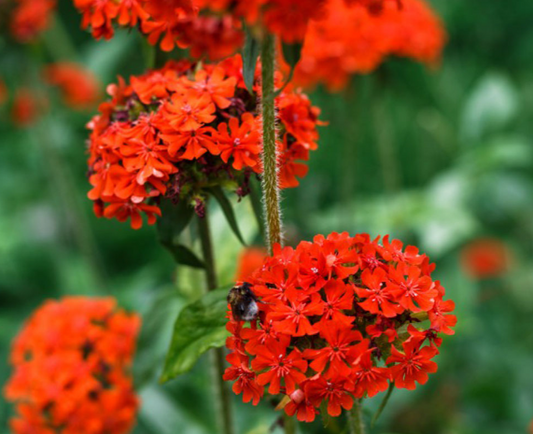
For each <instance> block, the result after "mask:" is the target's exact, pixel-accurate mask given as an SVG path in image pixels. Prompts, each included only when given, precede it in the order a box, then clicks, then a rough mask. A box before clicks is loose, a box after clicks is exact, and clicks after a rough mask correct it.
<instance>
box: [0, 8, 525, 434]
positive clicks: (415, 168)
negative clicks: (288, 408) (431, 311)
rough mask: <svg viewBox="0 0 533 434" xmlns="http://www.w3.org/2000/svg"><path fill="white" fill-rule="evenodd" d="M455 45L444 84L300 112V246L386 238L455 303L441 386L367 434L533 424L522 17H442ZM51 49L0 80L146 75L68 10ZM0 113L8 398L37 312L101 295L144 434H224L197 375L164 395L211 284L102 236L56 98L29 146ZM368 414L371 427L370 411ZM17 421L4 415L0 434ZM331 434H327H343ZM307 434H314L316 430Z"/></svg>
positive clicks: (151, 248) (30, 53) (294, 207)
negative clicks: (124, 324)
mask: <svg viewBox="0 0 533 434" xmlns="http://www.w3.org/2000/svg"><path fill="white" fill-rule="evenodd" d="M433 4H434V6H435V7H436V8H437V9H438V10H439V11H440V13H441V15H442V17H443V20H444V21H445V23H446V26H447V28H448V31H449V38H450V40H449V44H448V47H447V50H446V52H445V55H444V58H443V62H442V66H441V68H440V69H438V70H435V71H427V70H426V69H424V68H423V67H422V66H420V65H415V64H413V63H411V62H409V61H406V60H403V59H391V60H390V61H388V62H387V63H386V64H385V65H383V66H382V67H381V68H380V69H379V70H378V71H376V72H375V73H374V74H372V75H369V76H364V77H362V76H359V77H354V79H353V81H352V84H351V86H350V88H349V89H346V90H345V91H344V92H341V93H339V94H334V95H331V94H328V93H327V92H326V91H325V90H324V89H317V90H316V91H314V92H313V93H312V95H311V97H312V101H313V102H314V103H315V104H316V105H318V106H320V107H321V109H322V118H323V119H325V120H328V121H329V126H327V127H323V128H322V129H321V140H320V149H319V150H318V151H317V152H315V153H314V155H312V158H311V161H310V171H309V175H308V176H307V178H305V179H304V180H303V181H302V182H301V186H300V187H299V188H298V189H294V190H292V191H288V192H285V193H284V198H285V199H284V201H283V207H284V210H285V220H286V224H287V234H288V236H289V238H290V240H291V241H292V242H297V241H298V240H300V239H309V238H310V237H312V236H313V235H314V234H315V233H329V232H331V231H344V230H347V231H350V232H352V233H354V232H369V233H370V234H371V235H372V236H377V235H379V234H381V235H385V234H386V233H390V234H391V235H393V236H395V237H400V238H401V239H402V240H404V241H405V242H407V243H416V244H417V245H419V246H420V248H421V250H423V251H425V252H426V253H428V254H429V255H430V256H431V257H432V259H433V260H435V261H436V262H437V270H436V273H437V276H438V277H439V278H440V279H441V280H442V282H443V285H444V286H445V287H446V289H447V294H448V297H449V298H452V299H453V300H455V301H456V303H457V315H458V317H459V323H458V327H457V333H456V336H454V337H450V338H448V339H445V343H444V345H443V347H442V351H441V355H440V356H439V358H438V363H439V372H438V373H437V374H435V375H433V376H432V377H431V378H430V381H429V382H428V384H427V385H425V386H423V387H419V388H418V389H417V390H416V391H415V392H405V391H396V392H395V393H394V394H393V396H392V398H391V401H390V403H389V407H387V409H386V410H385V412H384V414H383V416H382V419H381V420H380V422H379V423H378V426H377V427H376V428H375V429H373V430H372V433H389V434H451V433H453V434H492V433H494V434H496V433H498V434H501V433H505V434H515V433H516V434H519V433H526V432H527V426H528V424H529V423H530V421H531V419H533V369H531V366H532V364H533V333H532V332H533V330H532V328H531V317H532V315H533V290H532V288H533V267H532V260H531V257H532V255H533V199H532V198H533V143H532V137H533V131H532V130H533V123H532V122H531V118H532V117H533V79H532V75H531V70H532V69H533V26H531V17H532V16H533V3H531V2H525V1H522V2H513V3H512V5H511V4H510V3H509V2H505V1H502V0H499V1H492V2H482V3H480V2H478V1H475V0H463V1H460V0H434V1H433ZM59 16H60V19H61V22H62V23H65V29H63V33H62V34H61V33H58V32H57V31H55V32H48V33H47V35H46V37H45V43H43V44H35V45H31V46H20V45H16V44H14V43H13V42H12V41H9V40H8V39H3V40H0V50H1V56H0V77H1V78H2V79H3V80H4V81H5V82H6V83H7V85H8V88H9V90H10V92H11V94H12V93H13V92H14V90H15V89H16V88H18V87H20V86H24V85H34V86H36V83H37V82H38V80H37V79H36V77H37V74H39V71H40V68H41V67H42V65H43V64H45V63H47V62H50V61H54V60H57V59H69V60H78V61H80V62H81V63H83V64H85V65H86V66H87V67H88V68H89V69H91V70H92V71H94V72H95V73H96V74H97V75H98V77H99V78H100V79H101V80H102V82H103V83H108V82H111V81H112V80H114V78H115V76H116V75H117V74H119V73H120V74H121V75H124V76H128V75H129V74H132V73H139V72H141V71H142V70H143V64H144V60H143V52H142V43H141V40H140V38H139V37H138V35H136V34H135V33H134V32H132V33H128V32H118V33H117V36H116V37H115V38H114V39H113V40H111V41H109V42H103V41H100V42H96V41H93V40H92V39H91V38H90V36H89V35H87V34H86V33H84V32H82V31H80V30H79V20H80V18H79V16H78V15H77V13H76V12H75V11H74V9H73V7H72V5H71V4H70V2H68V1H64V2H60V11H59ZM0 110H2V112H1V118H0V137H1V139H0V142H1V145H0V384H4V383H5V381H6V379H7V378H8V376H9V367H8V364H7V359H8V353H9V343H10V341H11V339H12V338H13V336H14V335H15V334H16V332H17V330H18V329H19V328H20V327H21V325H22V323H23V321H24V319H25V318H26V317H27V316H28V315H29V314H30V313H31V312H32V311H33V310H34V309H35V308H36V307H37V306H39V305H40V304H41V303H42V302H43V300H45V299H47V298H52V297H60V296H63V295H66V294H90V295H103V294H112V295H114V296H115V297H117V298H118V300H119V302H120V303H121V304H122V305H123V306H124V307H126V308H128V309H133V310H137V311H139V312H141V313H142V315H143V318H144V326H143V330H142V335H141V338H140V341H139V353H138V357H137V363H136V366H135V378H136V382H137V385H138V387H139V390H140V394H141V397H142V400H143V406H142V409H141V412H140V416H139V424H138V427H137V429H136V433H139V434H140V433H148V434H166V433H168V434H170V433H176V432H179V433H183V434H189V433H191V434H196V433H198V434H204V433H214V432H216V428H215V421H214V417H212V414H213V411H212V405H213V404H212V400H211V399H210V397H211V396H212V391H211V386H210V381H209V375H208V373H207V371H208V368H207V365H206V360H204V359H202V360H201V362H200V363H199V364H198V365H197V366H195V367H194V369H193V370H192V371H191V372H190V373H188V374H186V375H184V376H182V377H179V378H178V379H177V380H175V381H172V382H170V383H168V384H166V385H165V386H159V385H157V378H158V376H159V375H160V373H161V369H162V366H163V360H164V356H165V352H166V350H167V348H168V344H169V340H170V335H171V331H172V326H173V322H174V319H175V317H176V315H177V312H178V311H179V309H180V308H181V307H182V306H183V305H184V304H185V303H186V302H189V301H191V300H194V299H196V298H197V297H198V295H199V294H200V293H201V292H202V288H203V284H204V282H203V276H202V275H201V274H200V273H199V272H198V271H195V270H190V269H186V268H178V269H177V270H176V269H175V267H174V265H173V261H172V258H171V256H170V255H169V254H168V253H167V252H166V251H165V250H164V249H162V248H161V246H159V245H158V243H157V235H156V231H155V228H153V227H150V228H149V227H145V228H143V229H142V230H140V231H133V230H131V229H130V228H129V226H128V225H127V224H121V223H118V222H117V221H110V220H103V219H97V218H95V217H94V215H93V213H92V210H91V204H90V202H89V201H88V200H87V199H86V193H87V191H88V184H87V181H86V174H85V172H86V165H85V158H86V154H85V144H84V142H85V139H86V131H85V129H84V125H85V123H86V121H87V120H88V119H89V116H90V113H74V112H72V111H71V110H70V109H67V108H65V107H64V106H62V105H61V103H60V102H59V100H58V99H57V98H55V97H54V98H53V99H52V101H51V102H50V109H49V111H48V113H47V114H46V115H45V116H44V117H42V118H41V119H40V121H39V122H38V123H37V124H36V125H34V126H33V127H32V128H27V129H19V128H15V127H14V126H13V125H11V124H10V122H9V103H8V105H7V106H4V107H2V108H1V109H0ZM235 210H236V213H237V215H238V217H239V226H240V228H241V230H242V232H243V235H244V238H245V239H246V240H248V241H250V240H252V239H253V238H254V236H256V227H257V226H256V222H255V220H254V217H253V214H252V212H251V208H250V205H249V203H248V202H247V201H243V202H242V203H240V204H236V205H235ZM213 212H214V213H215V219H214V220H215V221H214V225H215V228H214V231H213V232H214V233H215V235H216V237H215V238H216V239H215V242H216V249H217V252H218V255H217V256H218V259H219V261H218V264H217V265H218V267H219V271H220V274H221V276H223V278H222V279H220V280H221V283H223V284H226V283H230V282H231V280H232V276H233V273H234V269H235V258H236V255H237V254H238V252H239V249H240V245H239V242H238V240H237V239H236V238H235V236H234V235H233V233H232V232H231V230H230V228H229V227H228V226H227V223H226V222H225V219H224V218H223V214H222V212H221V210H220V209H218V208H215V209H214V210H213ZM487 235H490V236H493V237H496V238H499V239H501V240H502V241H504V242H505V243H506V244H507V245H508V246H509V248H510V249H511V250H512V253H513V264H512V268H511V270H510V271H509V272H508V273H507V274H506V275H504V276H502V277H499V278H497V279H492V280H484V281H481V282H479V281H474V280H472V279H471V278H469V277H467V275H466V274H465V272H464V269H463V267H462V266H461V263H460V252H461V249H462V248H463V247H464V246H465V245H466V244H467V243H468V242H469V241H471V240H473V239H475V238H477V237H480V236H487ZM379 399H380V397H377V399H373V400H371V401H370V402H369V403H368V404H367V409H368V410H369V411H370V410H375V409H376V408H377V406H378V405H379ZM235 404H236V408H237V414H238V418H237V421H238V426H239V430H238V432H239V433H248V434H262V433H267V432H269V428H270V427H271V425H272V424H273V423H274V422H275V418H276V416H275V415H274V413H273V411H272V409H271V408H270V406H269V404H267V403H262V404H261V405H259V406H258V407H252V406H251V405H244V404H242V403H241V402H240V399H239V398H237V397H236V398H235ZM10 412H11V409H10V407H9V406H8V405H7V404H6V403H5V402H3V401H0V427H1V428H0V429H2V430H4V431H5V432H7V428H6V423H7V419H8V417H9V414H10ZM340 426H342V423H339V424H338V426H337V425H336V424H335V423H331V424H330V425H329V426H328V427H327V429H326V430H327V431H330V432H341V430H340V428H339V427H340ZM300 430H301V431H302V432H309V433H311V432H324V431H325V429H324V428H322V426H321V424H320V422H317V423H315V424H312V425H310V426H305V427H304V426H300Z"/></svg>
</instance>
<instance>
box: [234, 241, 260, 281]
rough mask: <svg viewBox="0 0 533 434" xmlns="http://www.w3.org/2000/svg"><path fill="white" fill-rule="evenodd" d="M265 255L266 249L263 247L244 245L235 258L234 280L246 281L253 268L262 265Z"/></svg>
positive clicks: (255, 268)
mask: <svg viewBox="0 0 533 434" xmlns="http://www.w3.org/2000/svg"><path fill="white" fill-rule="evenodd" d="M266 257H267V251H266V249H265V248H263V247H255V246H252V247H246V248H244V249H243V250H242V251H241V253H240V255H239V259H238V260H237V271H236V273H235V280H239V281H246V280H247V279H248V277H250V276H251V275H252V274H253V272H254V271H255V270H257V269H258V268H259V267H261V266H262V265H263V261H264V260H265V258H266Z"/></svg>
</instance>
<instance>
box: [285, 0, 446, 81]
mask: <svg viewBox="0 0 533 434" xmlns="http://www.w3.org/2000/svg"><path fill="white" fill-rule="evenodd" d="M382 6H383V8H382V10H381V13H379V14H377V15H376V14H373V13H371V12H369V10H368V9H367V8H366V7H364V6H361V4H360V2H355V4H353V5H351V6H347V5H345V4H344V1H343V0H328V4H327V10H326V18H325V19H323V20H320V21H316V22H313V23H312V24H311V25H310V26H309V31H308V32H307V35H306V38H305V43H304V47H303V51H302V58H301V61H300V63H299V64H298V67H297V68H296V72H295V81H296V83H298V84H299V85H302V86H306V87H310V86H313V85H316V84H317V83H324V84H326V85H327V86H328V87H329V88H330V89H332V90H340V89H342V88H343V87H344V86H345V85H346V83H348V81H349V79H350V76H351V75H353V74H364V73H369V72H371V71H373V70H374V69H376V68H377V67H378V66H379V65H380V64H381V63H382V62H383V61H384V60H385V59H386V58H387V57H388V56H390V55H396V56H403V57H409V58H412V59H414V60H417V61H420V62H424V63H426V64H428V65H436V64H438V62H439V59H440V56H441V53H442V50H443V48H444V45H445V42H446V32H445V30H444V28H443V25H442V23H441V21H440V19H439V18H438V16H437V15H436V14H435V12H434V11H433V10H432V9H431V7H430V6H429V5H428V4H427V3H426V2H424V0H402V4H401V7H398V5H397V4H396V2H385V3H384V4H383V5H382Z"/></svg>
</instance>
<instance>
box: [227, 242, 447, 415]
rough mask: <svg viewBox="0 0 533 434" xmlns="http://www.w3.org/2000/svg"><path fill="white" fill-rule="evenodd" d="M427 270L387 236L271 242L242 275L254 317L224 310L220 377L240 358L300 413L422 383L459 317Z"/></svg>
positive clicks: (336, 411) (337, 410) (412, 251)
mask: <svg viewBox="0 0 533 434" xmlns="http://www.w3.org/2000/svg"><path fill="white" fill-rule="evenodd" d="M433 269H434V265H433V264H431V263H430V261H429V258H428V257H427V256H426V255H424V254H422V253H420V252H419V251H418V249H417V248H416V247H413V246H406V247H404V246H403V243H401V242H400V241H398V240H390V239H389V237H388V236H386V237H384V238H383V239H382V240H381V242H380V238H376V239H374V240H372V239H371V238H370V237H369V236H368V235H367V234H359V235H355V236H353V237H352V236H350V235H349V234H348V233H340V234H339V233H332V234H330V235H329V236H327V237H325V236H322V235H317V236H316V237H315V238H314V239H313V242H307V241H303V242H301V243H300V244H299V245H298V246H297V247H296V248H292V247H285V248H281V247H280V246H279V245H276V246H275V247H274V253H273V255H272V256H271V257H267V258H265V259H264V261H263V263H262V265H261V266H258V267H256V269H255V271H254V272H253V273H252V275H251V276H248V277H246V278H245V281H246V283H247V284H248V285H249V287H250V290H251V291H252V293H253V294H254V295H255V297H256V298H257V306H258V309H259V314H258V316H257V318H256V319H255V320H253V321H250V322H245V321H239V320H236V319H235V318H234V317H233V315H232V313H231V309H230V310H229V311H228V323H227V325H226V328H227V330H228V331H229V332H230V334H231V336H230V337H229V338H228V339H227V347H228V349H229V350H230V355H229V356H228V361H229V362H230V363H231V365H232V367H230V368H228V370H227V371H226V372H227V376H226V378H227V379H235V378H237V377H236V375H235V366H236V365H237V364H236V360H237V359H238V360H240V361H244V362H243V363H245V366H246V368H247V369H249V371H250V372H248V371H246V375H247V377H246V378H257V382H256V383H254V388H255V384H258V385H260V386H262V387H263V389H261V392H264V391H265V390H264V388H266V390H267V391H268V393H270V394H274V395H277V394H281V395H282V399H281V402H282V403H284V404H285V406H284V410H285V412H286V413H287V414H288V415H296V417H297V418H298V420H300V421H305V422H312V421H313V420H314V419H315V416H316V414H318V413H319V409H320V408H325V409H326V411H327V412H328V414H329V415H331V416H339V415H340V414H341V413H342V410H343V409H344V410H349V409H350V408H352V406H353V403H354V399H361V398H364V397H373V396H375V395H377V394H378V393H380V392H383V391H385V390H387V389H388V388H389V387H390V386H391V385H392V384H393V385H394V387H397V388H406V389H414V388H415V387H416V384H417V383H418V384H425V383H426V381H427V380H428V374H430V373H433V372H435V371H436V370H437V364H436V363H435V362H434V361H433V360H432V359H433V358H434V357H435V356H436V355H437V354H438V347H439V346H440V344H441V342H442V337H441V336H442V334H453V330H452V327H454V326H455V324H456V322H457V319H456V317H455V316H454V315H453V314H452V312H453V310H454V305H453V302H452V301H451V300H445V299H444V297H445V290H444V288H443V287H442V285H441V284H440V282H438V281H435V280H433V279H432V277H431V273H432V271H433ZM242 283H243V281H239V282H238V284H242ZM254 375H255V376H256V377H254ZM238 390H239V392H238V393H241V392H240V390H241V388H240V386H239V387H238ZM250 393H251V392H250ZM255 394H256V395H255V396H260V393H259V392H258V391H256V392H255ZM249 396H250V395H247V397H245V399H246V400H249ZM261 396H262V395H261ZM323 404H325V406H323Z"/></svg>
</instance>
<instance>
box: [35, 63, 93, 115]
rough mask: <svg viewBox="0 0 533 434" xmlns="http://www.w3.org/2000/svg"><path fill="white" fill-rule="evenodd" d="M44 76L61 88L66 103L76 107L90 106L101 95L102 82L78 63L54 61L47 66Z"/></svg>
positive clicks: (53, 84) (47, 80)
mask: <svg viewBox="0 0 533 434" xmlns="http://www.w3.org/2000/svg"><path fill="white" fill-rule="evenodd" d="M43 76H44V80H45V81H46V82H47V83H48V84H50V85H52V86H57V87H58V88H59V89H60V91H61V93H62V96H63V99H64V101H65V104H67V105H68V106H70V107H72V108H74V109H85V108H87V107H90V106H92V105H94V104H95V103H96V101H97V100H98V98H99V96H100V90H99V89H100V83H99V82H98V80H97V79H96V77H95V76H94V74H92V73H91V72H90V71H88V70H86V69H84V68H83V67H81V66H80V65H77V64H76V63H69V62H61V63H54V64H52V65H49V66H47V67H46V68H45V70H44V73H43Z"/></svg>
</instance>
